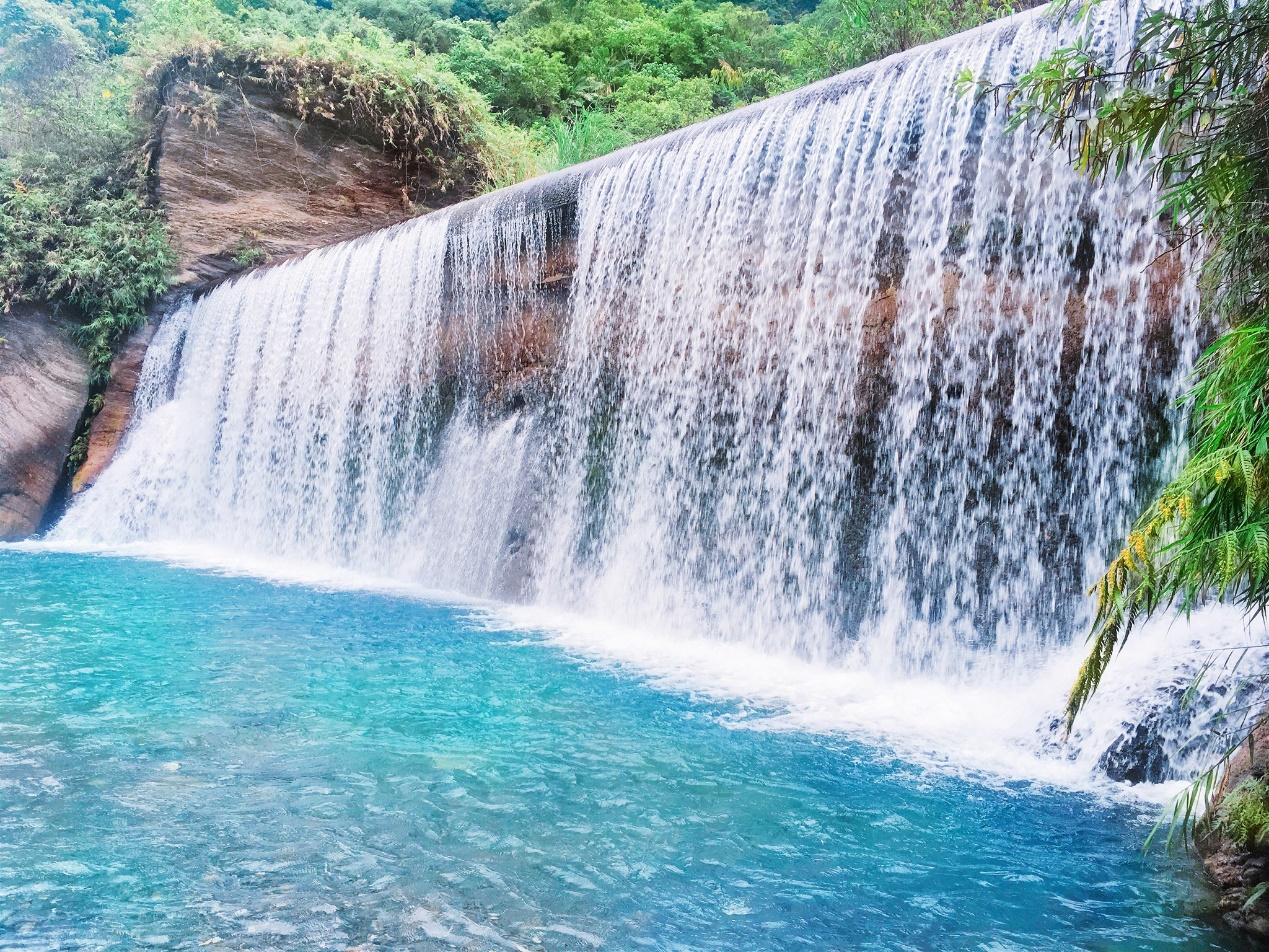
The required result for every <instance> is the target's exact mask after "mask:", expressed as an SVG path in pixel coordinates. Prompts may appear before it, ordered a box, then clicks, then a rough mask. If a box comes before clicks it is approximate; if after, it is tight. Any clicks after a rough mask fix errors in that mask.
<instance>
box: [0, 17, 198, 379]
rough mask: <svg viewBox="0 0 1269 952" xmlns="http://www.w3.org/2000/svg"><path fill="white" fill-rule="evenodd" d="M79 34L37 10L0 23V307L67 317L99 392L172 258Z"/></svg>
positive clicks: (110, 93) (127, 132)
mask: <svg viewBox="0 0 1269 952" xmlns="http://www.w3.org/2000/svg"><path fill="white" fill-rule="evenodd" d="M95 22H96V21H93V23H95ZM84 28H85V27H84V26H83V25H82V24H81V23H77V22H74V21H72V20H71V18H70V17H68V16H65V15H64V12H63V11H62V10H61V9H59V8H55V7H53V6H52V5H50V4H48V3H44V2H43V0H22V2H21V3H12V4H10V5H9V6H7V7H6V8H5V9H4V11H3V14H0V101H2V102H3V123H2V124H0V129H2V131H0V306H3V307H4V309H6V310H8V309H9V308H10V307H11V306H12V305H13V304H15V303H18V302H21V301H29V302H36V303H44V304H50V305H52V306H54V307H57V308H59V309H61V310H63V311H65V312H67V313H68V314H70V315H71V316H73V317H75V318H77V320H78V326H77V336H78V337H79V340H80V343H81V344H82V345H83V347H84V349H85V351H86V352H87V354H88V356H89V360H90V364H91V373H92V381H91V382H92V384H93V385H94V386H100V385H102V384H103V383H104V382H105V380H106V379H107V377H108V374H109V367H110V358H111V354H112V352H113V348H114V346H115V345H116V344H117V343H118V342H119V341H120V340H121V339H122V338H123V337H124V336H126V334H127V333H128V332H129V331H131V330H132V329H133V328H135V327H136V326H137V325H138V324H139V323H140V322H141V321H142V320H143V319H144V313H145V307H146V305H147V304H148V303H149V301H150V300H151V299H152V298H153V297H154V296H155V295H156V294H158V293H160V292H161V291H163V290H164V289H165V288H166V287H167V277H168V273H169V270H170V268H171V264H172V257H173V256H172V252H171V249H170V247H169V245H168V242H167V236H166V232H165V230H164V227H163V222H162V219H161V217H160V216H159V213H158V212H157V210H155V209H153V208H150V207H148V206H147V204H146V203H145V201H144V200H143V198H142V196H143V194H144V191H145V189H144V184H145V183H144V176H143V173H142V170H141V168H140V166H139V164H138V156H137V155H136V154H135V151H134V150H135V149H136V147H137V146H138V145H139V142H140V138H141V129H140V127H139V126H138V124H137V123H136V122H135V120H134V119H133V117H132V116H131V114H130V112H129V110H128V107H127V102H128V100H129V98H130V90H128V88H127V85H126V83H124V82H123V81H122V80H120V79H119V77H117V76H116V75H114V74H113V72H112V71H111V70H110V69H108V68H107V67H106V64H104V63H103V62H102V60H101V52H100V49H99V48H97V47H94V45H93V44H92V43H91V42H90V39H91V38H90V37H86V36H85V35H84V33H83V32H81V30H82V29H84ZM87 29H89V30H90V32H91V31H93V30H96V29H97V27H96V26H93V25H91V24H90V25H89V26H88V27H87Z"/></svg>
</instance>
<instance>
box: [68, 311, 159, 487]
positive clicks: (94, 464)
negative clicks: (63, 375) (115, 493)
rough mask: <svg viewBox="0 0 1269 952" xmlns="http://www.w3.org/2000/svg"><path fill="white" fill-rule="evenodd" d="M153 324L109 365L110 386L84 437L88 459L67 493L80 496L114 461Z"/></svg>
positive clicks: (142, 329)
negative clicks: (86, 435)
mask: <svg viewBox="0 0 1269 952" xmlns="http://www.w3.org/2000/svg"><path fill="white" fill-rule="evenodd" d="M155 327H156V325H155V324H154V322H153V321H151V322H148V323H147V324H146V325H145V326H144V327H142V328H141V329H140V330H139V331H137V332H136V333H135V334H133V335H132V337H130V338H129V339H128V342H127V343H126V344H125V345H124V346H123V348H122V349H121V350H120V351H119V353H118V354H117V355H116V356H115V359H114V360H113V361H111V363H110V383H109V384H107V385H106V392H105V393H104V394H103V395H102V398H103V399H102V405H101V410H100V411H99V412H98V413H97V416H96V417H94V418H93V425H92V430H90V431H89V437H88V455H87V456H86V457H85V458H84V462H83V463H82V464H81V465H80V467H79V469H78V470H76V471H75V478H74V479H73V480H71V492H72V493H80V492H83V491H84V490H85V489H87V488H88V487H89V486H91V485H92V484H93V483H95V482H96V481H97V479H98V477H99V476H101V474H102V473H103V472H105V471H106V467H107V466H109V465H110V461H111V459H113V458H114V455H115V450H116V449H118V447H119V441H120V440H121V439H123V434H124V431H125V430H127V429H128V423H129V421H131V419H132V398H133V397H134V396H135V394H136V392H137V383H138V381H140V379H141V365H142V364H144V363H145V352H146V349H147V348H148V347H149V346H150V341H151V340H152V339H153V338H154V331H155Z"/></svg>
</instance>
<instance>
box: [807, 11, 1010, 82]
mask: <svg viewBox="0 0 1269 952" xmlns="http://www.w3.org/2000/svg"><path fill="white" fill-rule="evenodd" d="M1029 5H1030V4H1027V3H1024V4H1023V6H1029ZM1012 12H1013V6H1012V5H1011V3H1010V2H1009V0H976V2H974V0H971V2H967V3H946V2H944V3H938V2H935V3H931V2H917V3H909V2H907V0H823V2H822V3H820V5H819V6H818V7H817V8H816V9H815V10H814V11H813V12H811V13H809V14H807V15H806V16H805V17H804V18H803V19H802V20H801V21H800V22H799V23H798V24H797V27H796V28H795V29H792V30H789V31H788V45H787V46H786V48H785V50H784V54H783V55H784V59H785V62H786V63H787V64H788V65H789V67H790V68H791V69H792V72H793V75H794V77H795V78H796V80H797V81H798V82H799V83H804V82H811V81H813V80H817V79H823V78H825V77H826V76H831V75H833V74H834V73H840V72H842V71H843V70H847V69H853V68H854V67H856V66H860V65H862V64H864V63H868V62H871V61H872V60H875V59H878V58H880V57H882V56H888V55H890V54H891V53H898V52H900V51H902V50H906V49H910V48H912V47H913V46H917V45H919V44H921V43H928V42H930V41H931V40H937V39H939V38H940V37H944V36H947V35H949V34H951V33H955V32H957V31H959V30H967V29H969V28H970V27H973V26H977V25H978V24H980V23H985V22H986V21H987V20H991V19H994V18H995V17H998V16H1005V15H1008V14H1010V13H1012Z"/></svg>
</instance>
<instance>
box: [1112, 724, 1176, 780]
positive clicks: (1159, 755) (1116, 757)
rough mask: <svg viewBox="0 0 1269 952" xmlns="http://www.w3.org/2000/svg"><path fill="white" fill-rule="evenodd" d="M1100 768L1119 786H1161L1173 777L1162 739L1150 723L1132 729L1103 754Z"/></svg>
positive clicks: (1137, 725)
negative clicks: (1142, 784)
mask: <svg viewBox="0 0 1269 952" xmlns="http://www.w3.org/2000/svg"><path fill="white" fill-rule="evenodd" d="M1097 766H1098V767H1100V768H1101V769H1102V770H1103V771H1105V773H1106V776H1108V777H1109V778H1110V779H1111V780H1115V781H1118V782H1120V783H1132V784H1136V783H1162V782H1163V781H1165V780H1167V779H1169V778H1170V776H1171V771H1170V767H1171V764H1170V762H1169V759H1168V756H1167V754H1165V753H1164V750H1163V743H1162V738H1161V737H1160V735H1159V732H1158V731H1157V730H1155V729H1153V725H1151V724H1148V723H1142V724H1136V725H1134V726H1131V727H1130V728H1129V730H1128V732H1127V733H1125V734H1124V735H1123V736H1122V737H1120V738H1119V740H1117V741H1115V743H1114V744H1112V745H1111V746H1110V748H1109V749H1108V750H1107V751H1106V752H1105V753H1104V754H1102V756H1101V759H1100V760H1099V761H1098V762H1097Z"/></svg>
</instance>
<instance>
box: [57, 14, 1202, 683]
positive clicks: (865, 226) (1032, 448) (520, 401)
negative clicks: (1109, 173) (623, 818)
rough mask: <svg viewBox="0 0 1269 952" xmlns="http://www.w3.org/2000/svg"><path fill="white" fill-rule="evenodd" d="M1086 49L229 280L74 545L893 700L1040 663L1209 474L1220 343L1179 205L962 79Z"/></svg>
mask: <svg viewBox="0 0 1269 952" xmlns="http://www.w3.org/2000/svg"><path fill="white" fill-rule="evenodd" d="M1107 6H1110V5H1107ZM1099 15H1101V16H1103V17H1105V19H1104V20H1103V21H1100V22H1097V23H1094V24H1093V26H1092V27H1091V29H1092V30H1093V31H1094V33H1095V34H1096V35H1097V39H1098V41H1099V42H1104V43H1122V42H1123V41H1124V36H1125V35H1126V33H1127V29H1128V27H1129V25H1130V24H1129V23H1128V21H1127V20H1125V19H1124V18H1123V13H1122V10H1119V9H1116V10H1104V11H1101V12H1100V13H1099ZM1063 29H1068V28H1067V27H1058V26H1056V25H1054V24H1053V23H1052V22H1050V21H1049V20H1048V19H1046V17H1045V16H1044V15H1043V14H1042V13H1038V12H1037V13H1030V14H1023V15H1020V16H1017V17H1013V18H1011V19H1009V20H1007V21H1002V22H1001V23H998V24H993V25H990V26H988V27H985V28H982V29H980V30H977V31H974V32H972V33H970V34H966V35H964V36H962V37H957V38H954V39H953V40H950V41H946V42H943V43H939V44H935V45H932V46H930V47H926V48H922V49H919V50H916V51H912V52H911V53H909V54H905V55H902V56H899V57H895V58H892V59H890V60H887V61H884V62H882V63H880V64H876V65H874V66H872V67H868V68H865V69H861V70H856V71H854V72H852V73H848V74H845V75H843V76H841V77H837V78H834V79H831V80H828V81H826V82H824V83H821V84H818V85H817V86H815V87H811V88H810V89H808V90H805V91H802V92H798V93H793V94H789V95H786V96H783V97H779V98H777V99H775V100H772V101H770V102H768V103H764V104H761V105H759V106H756V107H751V108H749V109H746V110H743V111H741V112H739V113H735V114H732V115H730V116H726V117H722V118H721V119H718V120H714V121H711V122H708V123H704V124H701V125H700V126H697V127H692V128H690V129H688V130H684V131H682V132H680V133H677V134H674V135H672V136H669V137H665V138H663V139H661V140H658V141H655V142H653V143H650V144H645V145H643V146H639V147H635V148H633V149H629V150H625V151H624V152H622V153H619V154H618V155H617V156H615V157H610V158H609V159H606V160H601V161H599V162H596V163H591V164H589V165H587V166H583V167H580V168H579V169H577V170H574V171H570V172H567V173H563V174H560V175H557V176H555V177H553V178H550V179H548V180H545V181H543V182H538V183H529V184H528V185H526V186H521V187H518V188H516V189H511V190H507V191H505V192H500V193H494V194H493V195H491V196H487V197H485V198H482V199H480V200H477V201H475V202H472V203H468V204H466V205H463V206H458V207H457V208H455V209H454V210H452V211H451V212H449V213H441V214H434V215H430V216H428V217H426V218H423V219H420V220H417V221H414V222H410V223H407V224H405V225H402V226H397V227H395V228H392V229H388V230H386V231H383V232H380V233H376V234H372V235H369V236H367V237H365V238H362V239H360V240H358V241H355V242H351V243H347V244H343V245H338V246H334V247H331V248H328V249H325V250H323V251H319V252H317V253H314V254H311V255H309V256H307V257H305V258H303V259H302V260H298V261H294V262H291V263H287V264H284V265H281V266H279V267H276V268H272V269H268V270H264V271H259V272H256V273H254V274H251V275H248V276H246V277H244V278H242V279H239V280H237V281H234V282H232V283H230V284H226V285H223V286H221V287H218V288H216V289H215V290H213V291H211V292H210V293H208V294H206V295H205V296H203V297H201V298H199V299H197V300H193V301H191V302H189V303H188V304H187V305H186V306H185V307H184V308H183V309H182V310H181V312H180V313H179V314H177V315H176V316H175V317H173V318H172V319H170V320H169V321H168V322H167V323H165V325H164V326H163V327H162V329H161V330H160V333H159V335H158V337H157V339H156V341H155V344H154V346H153V347H152V349H151V351H150V354H149V356H148V358H147V362H146V367H145V371H144V379H143V381H142V390H141V394H140V396H139V398H138V400H139V410H140V411H141V412H139V414H138V419H137V420H136V422H135V423H134V425H133V428H132V430H131V431H130V433H129V435H128V438H127V442H126V444H125V446H124V447H123V448H122V449H121V452H120V453H119V455H118V456H117V458H116V460H115V462H114V463H113V464H112V466H111V468H110V469H109V470H108V472H107V473H106V474H105V475H104V476H103V477H102V479H101V480H100V481H99V482H98V484H97V485H96V486H95V487H94V488H93V489H92V490H90V491H89V492H88V493H87V494H86V495H85V496H84V497H83V498H82V499H80V500H79V501H78V502H76V504H75V505H74V506H73V507H72V509H71V510H70V512H69V513H68V514H67V516H66V517H65V518H64V520H63V521H62V522H61V523H60V524H59V525H58V526H57V527H56V529H55V531H54V535H55V536H56V537H58V538H61V539H86V540H96V541H105V542H112V543H113V542H125V541H134V540H145V541H177V542H180V541H187V542H198V543H203V542H211V543H215V544H218V545H221V546H226V547H231V548H233V549H235V550H240V551H247V552H253V553H261V554H269V555H279V556H284V557H292V558H303V559H308V560H317V561H321V562H325V563H331V564H336V565H341V566H351V567H354V568H358V569H363V570H367V571H371V572H374V573H378V574H382V575H387V576H392V577H401V578H406V579H410V580H413V581H419V582H422V583H424V584H427V585H431V586H435V587H437V588H442V589H450V590H455V591H459V592H463V593H467V594H473V595H483V596H493V597H497V598H504V599H519V600H526V601H537V602H541V603H544V604H548V605H558V606H563V607H566V608H569V609H574V610H577V611H580V612H582V613H591V614H598V615H602V616H603V617H606V618H616V619H619V620H622V621H627V622H632V623H636V624H640V625H649V626H653V627H657V628H661V629H667V628H668V629H672V630H691V631H693V632H695V633H697V634H699V635H702V636H705V637H717V638H722V639H727V640H732V641H741V642H746V643H751V644H754V645H757V646H759V647H761V648H763V649H765V650H770V651H776V652H791V653H796V654H798V655H801V656H803V657H806V658H810V659H812V660H815V661H820V662H824V663H840V664H848V665H864V666H867V667H868V668H870V669H875V670H878V671H891V672H894V671H898V672H907V673H912V672H922V673H929V674H934V675H938V676H942V677H945V678H961V677H966V676H969V675H972V674H974V673H975V672H981V671H983V670H984V669H986V670H988V671H993V672H994V671H999V670H1003V669H1008V668H1011V667H1016V666H1018V665H1019V664H1025V663H1027V662H1028V661H1029V660H1032V659H1034V658H1036V657H1037V656H1038V654H1039V652H1040V651H1041V650H1042V649H1043V648H1044V647H1045V646H1046V645H1048V644H1050V643H1053V642H1067V641H1069V640H1070V639H1071V637H1072V636H1073V634H1074V633H1075V632H1076V631H1077V630H1078V628H1079V627H1080V626H1081V625H1082V623H1083V618H1082V616H1081V612H1082V611H1083V610H1084V609H1083V604H1084V603H1083V598H1082V589H1083V587H1084V582H1085V580H1086V579H1087V578H1088V577H1089V576H1090V574H1091V573H1093V572H1095V571H1096V569H1097V567H1098V566H1099V565H1100V564H1101V562H1102V559H1103V557H1104V556H1105V554H1106V553H1107V550H1108V548H1109V547H1110V546H1112V545H1113V544H1114V543H1115V541H1116V540H1117V539H1118V538H1119V537H1120V536H1121V533H1122V531H1123V530H1124V528H1125V525H1126V520H1127V519H1128V518H1129V517H1130V515H1131V513H1132V511H1133V508H1134V504H1135V503H1136V502H1137V500H1139V498H1140V495H1141V493H1142V491H1143V489H1145V488H1146V487H1147V486H1148V484H1149V482H1150V480H1151V479H1153V478H1155V477H1156V476H1157V475H1158V473H1159V471H1160V467H1162V466H1166V465H1167V464H1168V460H1169V454H1171V453H1173V452H1175V446H1176V439H1177V435H1178V434H1177V432H1176V425H1177V420H1176V418H1175V415H1174V410H1173V407H1172V405H1173V402H1174V400H1175V398H1176V397H1177V395H1178V394H1179V392H1180V388H1181V385H1182V382H1183V377H1184V374H1185V373H1186V371H1187V370H1188V368H1189V367H1190V366H1191V364H1192V362H1193V360H1194V358H1195V354H1196V350H1197V342H1198V340H1199V338H1200V337H1201V334H1202V329H1201V328H1200V327H1199V324H1198V317H1197V311H1196V305H1195V292H1194V288H1193V286H1192V283H1191V282H1190V281H1189V279H1188V278H1186V277H1185V269H1184V267H1183V264H1184V263H1183V262H1180V261H1178V260H1177V258H1176V257H1175V256H1174V255H1166V254H1164V252H1165V250H1166V249H1165V244H1164V240H1163V236H1162V235H1161V234H1160V233H1159V231H1158V228H1157V226H1156V222H1155V220H1154V218H1153V217H1152V212H1153V209H1154V207H1155V205H1154V197H1153V194H1152V192H1151V189H1150V187H1149V184H1148V183H1147V182H1145V181H1144V180H1143V179H1142V178H1141V177H1139V176H1134V175H1128V176H1126V177H1124V178H1122V179H1119V180H1113V181H1104V182H1097V183H1089V182H1086V181H1083V180H1081V179H1079V178H1078V177H1077V176H1075V175H1074V174H1073V173H1072V172H1071V171H1070V170H1069V168H1068V167H1067V164H1066V161H1065V157H1064V156H1062V155H1060V154H1057V155H1055V154H1052V153H1051V152H1050V150H1048V149H1045V148H1037V146H1036V143H1035V142H1034V141H1032V140H1031V139H1029V138H1028V137H1026V136H1024V135H1014V136H1010V135H1006V134H1005V133H1004V132H1003V131H1002V123H1003V117H1002V116H1001V114H1000V113H999V111H997V110H995V109H994V108H992V105H991V103H990V102H987V101H984V102H980V103H977V104H975V103H974V101H973V100H972V99H970V98H966V97H960V96H958V95H957V92H956V90H955V89H954V81H955V79H956V77H957V75H958V74H959V73H961V71H963V70H965V69H970V70H972V71H974V72H975V73H977V74H986V75H990V76H992V77H994V78H996V79H998V80H1001V79H1007V78H1009V77H1010V76H1013V75H1016V74H1017V73H1018V72H1019V71H1020V70H1021V69H1024V68H1026V67H1028V66H1030V65H1031V64H1032V63H1034V62H1035V61H1036V59H1037V58H1038V57H1039V56H1040V55H1042V53H1043V52H1044V51H1046V50H1049V49H1052V48H1053V47H1054V46H1055V45H1057V43H1058V42H1059V40H1060V36H1059V34H1060V32H1061V30H1063Z"/></svg>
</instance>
